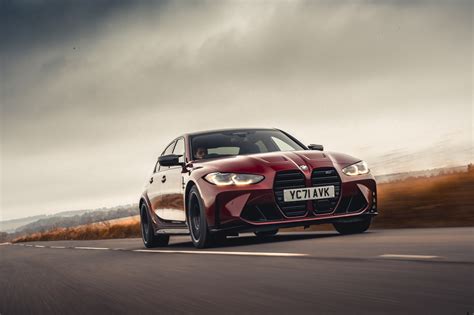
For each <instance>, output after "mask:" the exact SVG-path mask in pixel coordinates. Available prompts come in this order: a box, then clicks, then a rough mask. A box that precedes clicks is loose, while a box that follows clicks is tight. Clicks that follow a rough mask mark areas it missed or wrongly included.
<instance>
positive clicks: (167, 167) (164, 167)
mask: <svg viewBox="0 0 474 315" xmlns="http://www.w3.org/2000/svg"><path fill="white" fill-rule="evenodd" d="M175 143H176V141H173V142H171V143H170V144H169V145H168V146H167V147H166V149H165V150H164V151H163V153H162V154H161V155H168V154H172V153H173V149H174V144H175ZM157 166H158V167H157V169H156V170H155V171H156V172H158V171H162V170H167V169H169V168H170V167H169V166H161V165H160V164H159V163H157Z"/></svg>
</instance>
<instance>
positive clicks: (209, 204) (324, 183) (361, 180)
mask: <svg viewBox="0 0 474 315" xmlns="http://www.w3.org/2000/svg"><path fill="white" fill-rule="evenodd" d="M139 207H140V222H141V230H142V238H143V242H144V244H145V246H146V247H157V246H166V245H167V244H168V242H169V237H170V235H176V234H190V236H191V240H192V242H193V244H194V246H196V247H197V248H204V247H207V246H210V245H212V243H213V242H215V241H217V240H222V239H224V238H225V237H226V236H228V235H238V233H243V232H253V233H255V234H256V236H257V237H270V236H273V235H275V234H276V233H278V229H280V228H284V227H295V226H305V227H308V226H310V225H314V224H323V223H330V224H333V225H334V227H335V229H336V230H337V231H338V232H340V233H341V234H352V233H362V232H365V231H366V230H367V229H368V228H369V226H370V223H371V220H372V218H373V217H374V216H375V215H377V192H376V183H375V180H374V177H373V176H372V175H371V174H370V170H369V168H368V166H367V164H366V163H365V162H364V161H361V160H360V159H357V158H354V157H351V156H349V155H345V154H340V153H333V152H326V151H324V150H323V146H321V145H314V144H312V145H309V146H305V145H304V144H302V143H301V142H300V141H298V140H297V139H295V138H294V137H293V136H291V135H289V134H288V133H286V132H284V131H281V130H278V129H232V130H216V131H206V132H198V133H190V134H185V135H182V136H180V137H178V138H176V139H174V140H173V141H171V143H170V144H169V145H168V146H167V147H166V148H165V149H164V151H163V153H162V154H161V156H160V157H159V158H158V161H157V162H156V165H155V168H154V171H153V174H152V175H151V177H150V178H149V183H148V184H147V185H146V188H145V191H144V192H143V194H142V196H141V198H140V203H139Z"/></svg>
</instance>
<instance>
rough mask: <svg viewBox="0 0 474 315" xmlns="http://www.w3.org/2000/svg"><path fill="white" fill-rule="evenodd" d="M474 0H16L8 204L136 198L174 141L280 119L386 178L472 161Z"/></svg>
mask: <svg viewBox="0 0 474 315" xmlns="http://www.w3.org/2000/svg"><path fill="white" fill-rule="evenodd" d="M472 18H473V1H469V0H468V1H426V2H425V1H321V2H318V1H208V2H207V1H174V2H158V1H138V2H132V1H130V2H123V1H102V0H99V1H66V0H58V1H18V0H15V1H7V0H1V5H0V36H1V38H0V62H1V64H0V71H1V72H0V80H1V81H0V93H1V94H0V102H1V111H2V112H1V161H2V164H1V215H0V219H11V218H18V217H24V216H28V215H35V214H43V213H54V212H58V211H61V210H71V209H83V208H97V207H102V206H113V205H119V204H124V203H131V202H137V201H138V198H139V195H140V193H141V191H142V188H143V186H144V183H145V181H146V179H147V177H148V174H149V173H150V172H151V170H152V168H153V165H154V162H155V161H156V158H157V156H158V154H159V153H160V152H161V151H162V149H163V147H164V146H165V145H166V144H167V143H168V142H169V141H170V140H171V139H172V138H173V137H175V136H177V135H179V134H181V133H184V132H188V131H195V130H205V129H214V128H222V127H278V128H281V129H284V130H287V131H288V132H290V133H291V134H293V135H295V136H296V137H297V138H299V139H301V140H302V141H303V142H305V143H320V144H323V145H324V146H325V147H326V149H327V150H330V151H342V152H345V153H348V154H352V155H355V156H358V157H360V158H362V159H365V160H367V161H368V162H369V165H370V166H371V167H372V170H373V172H374V173H376V174H382V173H392V172H400V171H409V170H419V169H427V168H435V167H444V166H455V165H463V164H467V163H469V162H471V161H472V160H473V129H472V122H473V118H474V116H473V110H472V108H473V102H472V90H473V69H472V64H473V28H472V27H473V25H472Z"/></svg>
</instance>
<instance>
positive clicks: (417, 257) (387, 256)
mask: <svg viewBox="0 0 474 315" xmlns="http://www.w3.org/2000/svg"><path fill="white" fill-rule="evenodd" d="M379 257H382V258H409V259H433V258H439V256H429V255H403V254H383V255H380V256H379Z"/></svg>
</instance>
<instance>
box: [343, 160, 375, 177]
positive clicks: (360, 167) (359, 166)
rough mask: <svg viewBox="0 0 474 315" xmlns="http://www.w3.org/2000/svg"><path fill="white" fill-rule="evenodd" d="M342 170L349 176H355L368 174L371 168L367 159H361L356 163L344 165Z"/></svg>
mask: <svg viewBox="0 0 474 315" xmlns="http://www.w3.org/2000/svg"><path fill="white" fill-rule="evenodd" d="M342 172H343V173H344V174H346V175H349V176H355V175H363V174H368V173H369V172H370V170H369V167H368V166H367V163H366V162H365V161H360V162H357V163H355V164H352V165H349V166H346V167H344V168H343V169H342Z"/></svg>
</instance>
